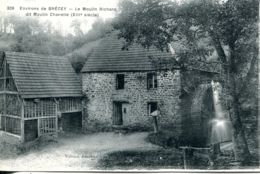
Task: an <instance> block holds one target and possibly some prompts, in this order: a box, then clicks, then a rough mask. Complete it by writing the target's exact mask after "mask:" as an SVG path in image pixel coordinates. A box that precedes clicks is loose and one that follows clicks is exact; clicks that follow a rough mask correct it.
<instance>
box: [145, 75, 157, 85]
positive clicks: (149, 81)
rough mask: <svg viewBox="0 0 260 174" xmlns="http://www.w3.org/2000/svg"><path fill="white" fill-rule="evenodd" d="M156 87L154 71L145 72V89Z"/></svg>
mask: <svg viewBox="0 0 260 174" xmlns="http://www.w3.org/2000/svg"><path fill="white" fill-rule="evenodd" d="M153 88H157V75H156V73H148V74H147V89H153Z"/></svg>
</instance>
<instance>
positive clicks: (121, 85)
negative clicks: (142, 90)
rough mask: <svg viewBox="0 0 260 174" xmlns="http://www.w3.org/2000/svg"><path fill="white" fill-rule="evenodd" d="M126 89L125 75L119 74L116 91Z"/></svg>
mask: <svg viewBox="0 0 260 174" xmlns="http://www.w3.org/2000/svg"><path fill="white" fill-rule="evenodd" d="M124 88H125V75H124V74H117V75H116V89H124Z"/></svg>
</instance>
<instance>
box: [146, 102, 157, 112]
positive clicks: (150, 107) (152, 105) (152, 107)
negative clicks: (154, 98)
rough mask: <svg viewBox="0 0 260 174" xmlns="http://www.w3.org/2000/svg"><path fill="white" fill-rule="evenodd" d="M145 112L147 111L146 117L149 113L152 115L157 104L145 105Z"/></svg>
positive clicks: (149, 103)
mask: <svg viewBox="0 0 260 174" xmlns="http://www.w3.org/2000/svg"><path fill="white" fill-rule="evenodd" d="M147 106H148V107H147V110H148V115H151V113H153V112H154V111H156V110H157V109H158V108H157V102H148V105H147Z"/></svg>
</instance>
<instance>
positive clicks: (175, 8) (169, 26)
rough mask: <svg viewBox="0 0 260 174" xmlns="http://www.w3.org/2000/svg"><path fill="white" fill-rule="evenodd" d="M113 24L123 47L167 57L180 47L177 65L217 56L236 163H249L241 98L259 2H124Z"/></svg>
mask: <svg viewBox="0 0 260 174" xmlns="http://www.w3.org/2000/svg"><path fill="white" fill-rule="evenodd" d="M116 20H117V21H116V22H115V24H114V27H115V29H118V30H119V31H120V32H119V37H123V38H124V39H125V40H126V42H127V45H126V46H129V45H131V44H132V43H134V42H135V43H138V44H140V45H142V46H143V47H145V48H149V47H151V46H155V47H157V48H158V49H160V50H162V51H163V50H166V51H169V44H172V43H176V42H177V43H180V41H182V42H184V43H185V44H183V45H184V46H185V52H179V53H177V54H176V57H178V59H177V60H178V61H177V63H178V64H179V65H182V64H184V63H187V62H189V61H191V60H194V59H195V60H196V61H209V60H208V57H210V56H209V55H211V57H212V55H213V54H214V53H216V55H217V56H216V60H217V61H220V62H221V65H222V69H223V70H224V76H225V77H224V79H225V83H226V85H227V89H228V93H227V96H226V97H227V99H228V101H229V106H228V110H229V117H230V120H231V122H232V126H233V142H234V151H235V158H236V160H238V161H241V162H243V163H244V162H247V161H250V156H251V155H250V152H249V149H248V145H247V140H246V137H245V132H244V128H243V123H242V121H241V112H240V104H241V103H240V102H241V96H240V94H241V93H243V91H244V90H245V89H246V88H247V83H248V80H249V79H250V78H251V77H252V76H253V75H254V72H255V70H254V68H255V66H256V61H257V21H258V1H257V0H225V1H221V0H187V1H184V2H179V1H170V0H140V1H136V0H125V1H123V2H122V3H121V4H120V9H119V15H118V17H117V19H116ZM205 39H206V40H207V42H205V43H206V45H204V47H203V46H202V47H201V46H200V45H199V43H200V41H203V40H205ZM202 43H203V42H202ZM212 48H213V49H212ZM213 57H214V56H213Z"/></svg>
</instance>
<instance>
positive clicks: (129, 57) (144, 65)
mask: <svg viewBox="0 0 260 174" xmlns="http://www.w3.org/2000/svg"><path fill="white" fill-rule="evenodd" d="M123 45H124V40H123V39H118V38H117V35H116V34H115V33H112V34H110V35H108V36H106V37H105V38H103V39H102V40H101V41H100V42H99V44H98V45H97V46H96V47H95V48H94V49H93V52H92V53H91V55H90V56H89V57H88V60H87V61H86V63H85V65H84V67H83V68H82V70H81V72H118V71H151V70H156V68H155V67H154V64H152V61H151V58H149V57H151V56H153V57H160V58H162V59H172V55H171V53H168V52H161V51H158V50H157V49H155V48H150V49H149V51H148V50H147V49H144V48H142V47H141V46H139V45H137V44H134V45H132V46H130V47H129V49H128V50H122V47H123Z"/></svg>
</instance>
